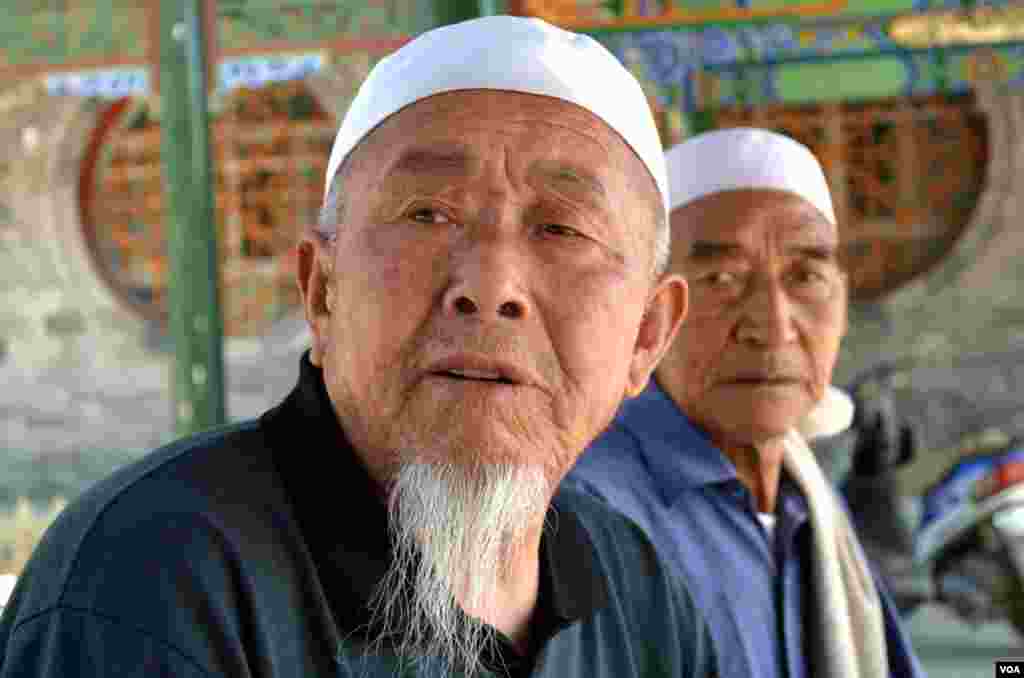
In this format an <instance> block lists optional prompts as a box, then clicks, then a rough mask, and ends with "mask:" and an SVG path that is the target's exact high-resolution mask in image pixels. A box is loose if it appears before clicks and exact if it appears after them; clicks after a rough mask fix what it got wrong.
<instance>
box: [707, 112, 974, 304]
mask: <svg viewBox="0 0 1024 678" xmlns="http://www.w3.org/2000/svg"><path fill="white" fill-rule="evenodd" d="M715 115H716V119H715V122H716V126H718V127H736V126H741V125H752V126H756V127H766V128H769V129H775V130H778V131H780V132H782V133H785V134H788V135H789V136H792V137H793V138H795V139H797V140H799V141H801V142H802V143H804V144H806V145H807V146H808V147H810V148H811V150H813V151H814V153H815V155H817V157H818V159H819V160H820V161H821V163H822V165H823V167H824V168H825V174H826V175H827V177H828V180H829V184H830V186H831V188H832V196H833V200H834V201H835V207H836V215H837V218H838V219H839V235H840V241H841V254H842V258H843V260H844V263H845V265H846V268H847V271H848V272H849V275H850V291H851V296H852V298H853V299H855V300H859V301H870V300H874V299H879V298H881V297H884V296H885V295H887V294H888V293H890V292H892V291H894V290H896V289H898V288H899V287H901V286H903V285H904V284H906V283H908V282H909V281H911V280H913V279H915V278H918V277H919V276H922V275H925V274H926V273H928V272H929V271H930V270H932V269H933V268H934V267H935V266H936V265H937V264H938V263H940V262H941V261H943V260H944V259H945V258H946V256H947V255H949V254H950V252H951V250H952V249H953V246H954V245H955V244H956V242H957V240H958V239H959V237H960V236H961V235H962V234H963V232H964V229H965V228H966V227H967V224H968V221H969V220H970V216H971V213H972V211H973V209H974V206H975V204H976V203H977V201H978V198H979V196H980V195H981V193H982V190H983V188H984V179H985V168H986V165H987V163H988V138H987V137H988V129H987V123H986V120H985V116H984V115H983V114H982V113H981V112H980V111H979V110H978V109H977V108H976V107H975V105H974V102H973V100H972V98H971V97H970V96H967V95H960V96H941V97H939V96H934V97H919V98H898V99H889V100H882V101H871V102H844V103H823V104H814V105H802V106H790V105H773V106H764V107H754V108H725V109H719V110H718V111H716V113H715Z"/></svg>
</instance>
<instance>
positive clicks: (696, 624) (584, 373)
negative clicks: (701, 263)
mask: <svg viewBox="0 0 1024 678" xmlns="http://www.w3.org/2000/svg"><path fill="white" fill-rule="evenodd" d="M663 163H664V159H663V155H662V151H661V146H660V143H659V140H658V136H657V132H656V128H655V126H654V122H653V119H652V117H651V114H650V111H649V109H648V108H647V103H646V100H645V98H644V95H643V93H642V91H641V89H640V87H639V85H638V83H637V82H636V81H635V80H634V79H633V78H632V76H631V75H629V73H628V72H627V71H626V70H625V69H624V68H623V67H622V66H621V65H620V64H619V63H618V62H617V61H616V60H615V59H614V57H613V56H612V55H611V54H610V53H609V52H607V51H606V50H605V49H604V48H602V47H601V46H600V45H599V44H598V43H596V42H595V41H593V40H591V39H590V38H587V37H584V36H580V35H575V34H572V33H567V32H565V31H562V30H560V29H556V28H554V27H552V26H549V25H547V24H545V23H543V22H541V21H537V20H528V19H518V18H512V17H491V18H487V19H480V20H475V21H470V22H466V23H462V24H456V25H453V26H448V27H444V28H440V29H437V30H434V31H431V32H428V33H426V34H424V35H422V36H420V37H419V38H417V39H416V40H414V41H412V42H411V43H410V44H408V45H407V46H405V47H403V48H402V49H401V50H399V51H398V52H397V53H395V54H394V55H392V56H390V57H389V58H387V59H385V60H383V61H382V62H381V63H380V64H379V65H377V66H376V68H375V69H374V70H373V72H372V73H371V74H370V76H369V78H368V79H367V80H366V82H365V83H364V84H363V85H362V87H361V89H360V91H359V93H358V95H357V97H356V99H355V100H354V102H353V104H352V106H351V109H350V110H349V112H348V113H347V115H346V117H345V120H344V121H343V123H342V125H341V128H340V130H339V132H338V136H337V139H336V141H335V144H334V148H333V150H332V153H331V158H330V162H329V164H328V172H327V193H326V200H325V206H324V210H323V218H322V219H321V221H320V223H319V224H318V225H317V226H316V228H312V229H310V232H309V233H308V234H306V236H305V237H304V238H303V240H302V242H301V244H300V246H299V250H298V262H299V265H298V270H299V274H298V279H299V280H298V283H299V286H300V288H301V293H302V301H303V308H304V309H305V315H306V318H307V320H308V323H309V327H310V330H311V335H312V348H311V350H310V352H309V353H308V354H307V356H305V357H304V358H303V361H302V365H301V376H300V378H299V383H298V385H297V386H296V388H295V390H294V391H293V392H292V393H291V395H289V396H288V397H287V399H286V400H285V401H284V402H283V403H282V404H281V405H280V406H278V407H277V408H275V409H273V410H271V411H270V412H268V413H266V414H265V415H264V416H263V417H262V418H260V419H259V420H257V421H250V422H247V423H242V424H239V425H235V426H232V427H229V428H227V429H224V430H218V431H213V432H210V433H207V434H204V435H200V436H198V437H194V438H190V439H187V440H184V441H181V442H178V443H176V444H173V445H171V446H170V447H168V448H165V449H163V450H162V451H158V452H156V453H155V454H154V455H151V456H149V457H148V458H146V459H144V460H143V461H141V462H140V463H138V464H136V465H134V466H132V467H131V468H128V469H126V470H123V471H121V472H119V473H117V474H115V475H114V476H113V477H111V478H110V479H108V480H107V481H105V482H103V483H101V484H100V485H98V486H97V487H96V488H94V489H93V490H92V491H90V492H88V493H87V494H86V495H85V496H83V497H82V498H81V499H80V500H79V501H78V502H77V503H76V504H74V505H73V506H72V507H70V508H69V509H68V510H67V511H66V512H65V514H64V515H63V516H62V517H61V518H60V519H59V521H58V522H57V524H56V526H55V527H54V528H53V529H52V530H51V531H50V532H49V534H48V535H47V536H46V537H45V539H44V541H43V542H42V544H41V546H40V547H39V549H38V550H37V552H36V554H35V555H34V558H33V560H32V562H31V564H30V565H29V566H28V567H27V569H26V571H25V574H24V576H23V577H22V579H21V581H20V582H19V584H18V587H17V589H16V591H15V593H14V595H13V598H12V600H11V603H10V606H9V607H8V609H7V610H6V612H5V615H4V617H3V620H2V624H0V648H2V650H0V653H2V654H0V663H2V668H0V676H3V677H4V678H14V677H15V676H18V677H19V678H22V677H25V676H46V677H56V676H72V675H73V676H129V675H130V676H171V675H173V676H197V677H198V676H215V675H216V676H239V677H241V676H262V677H295V678H299V677H300V676H301V677H304V678H308V677H311V676H353V677H355V676H360V677H361V676H391V675H398V674H401V675H408V674H407V673H406V671H407V670H411V671H414V672H415V673H417V674H420V675H427V676H447V675H494V676H500V675H508V676H527V675H537V676H552V677H554V676H557V677H559V678H564V677H566V676H568V677H572V676H580V677H583V676H585V677H586V678H602V677H604V678H628V677H630V676H637V677H641V676H650V677H652V678H654V677H657V678H661V677H663V676H674V677H676V676H708V675H712V674H713V672H714V658H713V656H712V655H711V654H710V643H711V641H710V636H709V634H708V631H707V627H706V626H705V625H704V624H703V623H702V621H701V617H700V616H699V615H698V614H697V613H696V612H695V606H694V605H693V604H692V603H691V601H690V599H689V597H688V594H687V592H686V590H685V588H683V587H682V586H681V585H680V583H679V581H678V580H677V578H676V577H674V576H673V575H672V574H671V572H670V571H669V570H667V569H663V568H662V566H661V565H660V561H659V560H658V559H657V558H656V556H655V554H656V551H655V549H654V547H653V546H652V545H651V543H650V542H649V541H648V540H647V539H646V538H645V537H644V536H643V533H642V532H641V531H640V530H639V528H637V527H636V526H635V525H633V524H632V523H631V522H629V521H628V520H626V519H625V518H623V517H621V516H619V515H618V514H615V513H613V512H611V511H610V510H609V509H608V508H607V507H606V506H604V505H603V504H602V503H601V502H597V501H595V500H594V499H593V498H590V497H587V496H583V495H578V494H577V495H574V494H573V493H571V492H565V493H559V494H558V496H555V490H556V488H557V486H558V484H559V482H560V481H561V479H562V477H563V476H564V474H565V473H566V472H567V471H568V470H569V468H570V467H571V466H572V465H573V463H574V462H575V460H576V458H577V456H578V455H579V454H580V453H581V452H582V450H583V449H584V448H585V446H586V445H587V444H588V443H589V442H591V440H592V439H593V438H594V437H595V436H596V435H597V434H598V433H599V432H600V431H601V430H603V429H604V428H605V427H606V426H607V425H608V423H609V422H610V421H611V419H612V418H613V416H614V414H615V411H616V410H617V408H618V406H619V404H620V403H621V401H622V399H623V397H624V395H625V394H627V393H638V392H640V391H641V390H642V389H643V388H644V387H645V386H646V383H647V381H648V379H649V376H650V373H651V372H652V370H653V368H654V365H655V363H656V362H657V361H658V360H659V359H660V358H661V356H662V354H663V353H664V352H665V350H666V349H667V347H668V345H669V344H670V342H671V338H672V337H673V336H674V333H675V331H676V329H677V328H678V326H679V323H680V321H681V319H682V315H683V312H684V304H685V282H684V281H683V280H682V278H680V277H678V276H674V275H669V276H662V275H661V270H662V269H663V268H664V265H665V263H666V261H667V257H666V255H667V252H668V248H667V243H668V223H667V210H666V207H667V194H668V193H667V178H666V174H665V169H664V164H663Z"/></svg>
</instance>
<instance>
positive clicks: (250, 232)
mask: <svg viewBox="0 0 1024 678" xmlns="http://www.w3.org/2000/svg"><path fill="white" fill-rule="evenodd" d="M218 108H219V112H218V113H217V114H216V115H214V116H213V119H212V121H211V126H210V139H211V146H212V148H211V154H212V161H213V170H214V177H215V186H214V205H215V207H214V210H215V223H216V228H217V239H218V243H219V250H220V252H219V253H220V277H221V281H220V282H221V310H222V313H223V316H224V332H225V334H226V335H227V336H252V335H257V334H260V333H262V332H263V331H265V330H266V329H267V328H269V326H270V325H272V324H273V323H274V322H275V321H277V320H278V319H280V318H281V317H283V316H285V315H287V314H289V313H291V312H293V311H294V310H295V309H296V308H297V307H298V304H299V296H298V290H297V289H296V284H295V270H294V247H295V244H296V242H297V237H298V235H299V233H300V232H301V229H302V228H303V227H305V226H306V225H307V224H311V223H314V222H315V220H316V218H317V214H318V211H319V208H320V201H321V197H322V190H323V180H324V172H325V170H326V164H327V157H328V154H329V153H330V146H331V143H332V141H333V138H334V133H335V131H336V129H337V127H336V123H335V121H334V120H333V119H332V118H331V117H330V116H329V115H328V114H327V113H325V112H324V110H323V109H322V108H321V107H320V106H319V105H318V103H317V102H316V100H315V98H314V97H313V95H312V94H311V93H310V92H309V90H308V89H307V87H306V86H305V85H304V84H303V83H302V82H301V81H292V82H285V83H275V84H270V85H267V86H265V87H263V88H260V89H245V88H242V89H238V90H234V91H232V92H231V93H229V94H227V95H225V97H224V99H223V100H222V101H221V102H219V106H218ZM163 195H164V190H163V182H162V174H161V165H160V123H159V119H158V115H157V112H156V111H154V110H153V109H152V108H151V106H150V104H149V102H148V101H146V100H135V99H132V100H129V99H122V100H119V101H117V102H114V103H113V104H111V105H110V106H108V107H107V108H106V109H105V110H104V112H103V114H102V115H101V116H100V119H99V123H98V124H97V126H96V128H95V130H94V133H93V136H92V138H91V139H90V141H89V144H88V146H87V148H86V153H85V156H84V159H83V164H82V171H81V175H80V181H79V204H80V209H81V215H82V224H83V227H84V229H85V235H86V240H87V242H88V243H89V248H90V250H91V253H92V255H93V258H94V261H95V263H96V267H97V269H98V271H99V273H100V275H101V277H102V278H103V279H104V281H105V282H106V283H107V284H108V285H109V286H110V287H111V289H112V290H113V291H114V293H115V294H116V295H117V297H118V298H120V299H121V300H122V301H123V302H124V303H125V304H127V305H128V306H129V307H130V308H131V309H133V310H134V311H135V312H137V313H138V314H140V315H141V316H143V317H145V318H148V319H150V320H152V321H155V322H158V323H165V322H166V318H167V312H168V310H167V289H168V283H169V281H168V272H169V266H168V261H167V245H166V230H165V229H166V223H165V219H164V204H163Z"/></svg>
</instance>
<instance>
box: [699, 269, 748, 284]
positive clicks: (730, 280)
mask: <svg viewBox="0 0 1024 678" xmlns="http://www.w3.org/2000/svg"><path fill="white" fill-rule="evenodd" d="M700 280H701V282H704V283H706V284H708V285H711V286H712V287H722V286H726V285H735V284H737V283H739V280H740V277H739V276H738V275H737V274H735V273H732V272H730V271H712V272H711V273H707V274H705V275H702V276H701V277H700Z"/></svg>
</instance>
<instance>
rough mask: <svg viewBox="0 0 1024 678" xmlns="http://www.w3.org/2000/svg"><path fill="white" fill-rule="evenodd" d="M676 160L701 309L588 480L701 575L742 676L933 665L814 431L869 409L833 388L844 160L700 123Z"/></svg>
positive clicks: (588, 461)
mask: <svg viewBox="0 0 1024 678" xmlns="http://www.w3.org/2000/svg"><path fill="white" fill-rule="evenodd" d="M667 161H668V168H669V178H670V184H671V194H672V207H673V210H672V213H671V220H672V236H673V241H672V263H671V266H670V268H671V270H672V271H673V272H675V273H680V274H683V275H684V276H685V277H686V279H687V282H688V284H689V292H690V293H689V306H688V315H687V318H686V321H685V322H684V324H683V327H682V329H681V330H680V332H679V335H678V337H677V339H676V341H675V343H674V344H673V346H672V348H671V349H670V351H669V353H668V354H667V355H666V357H665V360H664V361H663V362H662V363H661V364H660V365H659V367H658V370H657V374H656V379H655V382H656V383H653V384H651V386H650V387H649V388H648V389H647V390H646V391H645V392H644V393H643V394H642V395H640V396H639V397H638V398H636V399H634V400H630V401H628V402H627V403H626V404H625V405H624V406H623V409H622V411H621V412H620V414H619V416H618V417H617V419H616V421H615V423H614V424H613V426H612V427H611V428H610V430H609V431H608V433H607V434H606V435H604V436H603V437H602V438H600V439H599V440H598V441H597V442H596V443H595V444H594V446H593V447H592V448H591V449H590V451H589V452H588V453H587V454H586V455H584V457H583V458H582V459H581V461H580V463H579V465H578V466H577V468H576V470H575V471H574V473H573V474H572V475H571V476H570V478H571V479H572V480H573V481H575V484H577V485H581V486H583V487H584V488H586V489H588V490H589V491H591V492H593V493H594V494H597V495H599V496H601V497H604V498H605V499H607V500H608V501H609V502H610V503H611V504H612V505H613V506H615V507H616V508H619V509H621V510H622V511H623V512H625V513H626V514H627V515H629V516H630V517H632V518H633V519H634V520H635V521H636V522H637V523H638V524H640V525H641V526H642V527H643V528H644V529H645V530H646V531H647V532H648V534H650V535H651V537H652V538H653V539H654V541H655V543H656V544H658V545H659V546H660V547H661V548H663V549H664V551H665V553H666V554H668V555H669V556H670V557H672V558H673V560H674V562H675V564H676V569H677V572H678V573H680V574H681V575H684V576H685V578H686V580H687V581H690V582H692V583H693V591H694V595H695V597H696V598H697V601H698V604H699V606H700V607H701V609H702V610H703V611H704V612H705V614H707V615H708V617H709V619H710V622H711V625H712V634H713V636H714V641H715V645H716V647H717V648H718V651H719V657H720V661H721V667H720V670H721V675H722V676H724V677H727V678H745V677H747V676H760V677H762V678H782V677H783V676H786V677H788V678H888V677H890V676H891V677H892V678H913V677H914V676H918V675H920V668H919V666H918V663H917V660H916V659H915V658H914V656H913V652H912V650H911V647H910V644H909V643H908V641H907V637H906V635H905V633H904V632H903V631H902V629H901V628H900V623H899V618H898V616H897V614H896V612H895V609H894V607H893V606H892V604H891V603H890V601H889V599H888V597H887V596H886V594H885V592H884V591H881V590H880V588H881V587H880V585H879V584H878V583H877V581H875V580H874V578H873V576H872V573H871V571H870V569H869V567H868V564H867V562H866V561H865V558H864V556H863V553H862V549H861V547H860V544H859V543H858V541H857V538H856V536H855V535H854V533H853V530H852V528H851V526H850V521H849V520H848V516H847V514H846V512H845V510H844V509H843V507H842V505H841V503H840V501H839V500H838V497H837V496H836V495H835V492H834V491H833V489H832V488H831V486H830V485H829V484H828V482H827V481H826V479H825V475H824V474H823V473H822V470H821V468H820V467H819V465H818V463H817V462H816V460H815V458H814V456H813V454H812V452H811V451H810V449H809V448H808V445H807V442H806V437H807V436H810V435H815V434H825V433H834V432H836V431H837V430H841V429H842V428H844V427H845V426H847V425H849V418H850V413H851V411H852V408H851V407H850V405H849V403H848V401H847V402H845V403H844V401H843V400H842V399H841V398H840V397H838V395H837V393H836V392H835V391H833V390H831V389H830V387H829V383H830V381H831V378H832V368H833V366H834V364H835V361H836V357H837V354H838V349H839V344H840V340H841V338H842V336H843V334H844V332H845V330H846V311H847V308H846V304H847V281H846V276H845V274H844V272H843V270H842V269H841V267H840V264H839V261H838V256H837V252H838V247H839V236H838V232H837V227H836V218H835V214H834V212H833V208H832V200H831V197H830V194H829V189H828V184H827V183H826V181H825V176H824V173H823V172H822V170H821V167H820V166H819V164H818V161H817V160H816V159H815V158H814V156H813V155H812V154H811V152H810V150H808V149H807V148H806V147H805V146H803V145H801V144H799V143H797V142H796V141H794V140H792V139H790V138H788V137H785V136H782V135H779V134H775V133H773V132H769V131H766V130H758V129H732V130H720V131H715V132H709V133H706V134H702V135H698V136H696V137H694V138H692V139H690V140H688V141H686V142H684V143H682V144H680V145H679V146H676V147H675V148H673V149H671V150H669V152H668V153H667ZM833 401H834V404H833ZM844 405H845V407H844ZM823 428H824V429H831V430H822V429H823Z"/></svg>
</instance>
